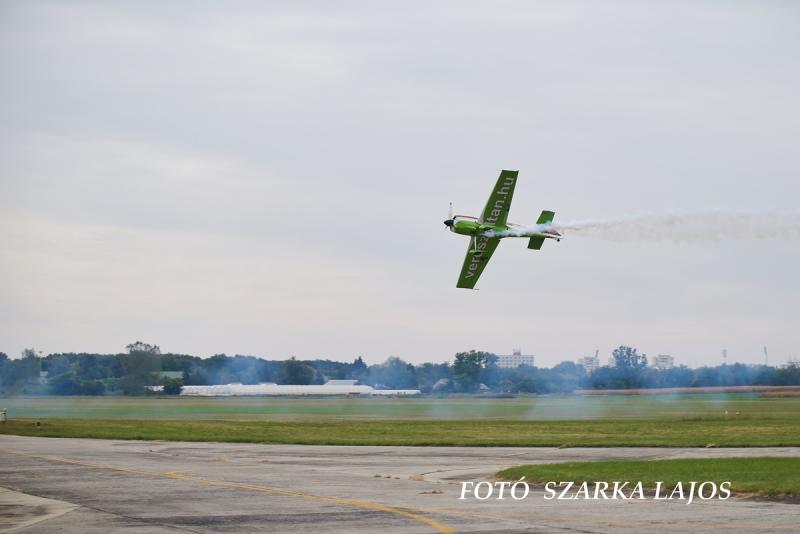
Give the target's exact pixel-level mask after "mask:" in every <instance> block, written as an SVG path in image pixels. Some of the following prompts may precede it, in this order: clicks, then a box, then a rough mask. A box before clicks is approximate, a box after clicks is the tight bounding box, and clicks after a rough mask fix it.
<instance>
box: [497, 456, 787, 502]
mask: <svg viewBox="0 0 800 534" xmlns="http://www.w3.org/2000/svg"><path fill="white" fill-rule="evenodd" d="M497 476H498V477H499V478H502V479H507V480H519V479H520V478H521V477H523V476H524V477H525V479H526V481H528V482H531V483H546V482H550V481H556V482H559V481H574V482H575V483H576V484H582V483H583V482H589V483H590V484H591V483H593V482H595V481H606V482H608V481H626V480H627V481H633V482H632V483H633V484H635V482H638V481H641V482H642V485H643V486H644V487H646V488H654V487H655V486H656V482H658V481H661V482H663V487H664V488H672V487H674V486H675V484H677V483H678V482H679V481H680V482H682V483H683V484H684V485H687V482H689V481H698V482H702V481H713V482H716V483H717V484H719V483H721V482H723V481H730V482H731V493H732V494H733V495H734V496H735V495H742V494H745V495H759V496H769V497H791V498H797V497H800V458H795V457H792V458H761V457H756V458H709V459H694V458H691V459H689V458H687V459H679V460H624V461H600V462H565V463H556V464H532V465H521V466H518V467H512V468H511V469H505V470H503V471H500V472H499V473H498V474H497Z"/></svg>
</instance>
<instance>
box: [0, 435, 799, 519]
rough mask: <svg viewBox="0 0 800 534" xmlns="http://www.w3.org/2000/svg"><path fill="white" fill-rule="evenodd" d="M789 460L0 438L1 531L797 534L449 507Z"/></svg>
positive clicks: (651, 508) (697, 510)
mask: <svg viewBox="0 0 800 534" xmlns="http://www.w3.org/2000/svg"><path fill="white" fill-rule="evenodd" d="M727 456H800V447H785V448H745V449H681V448H574V449H557V448H494V447H492V448H482V447H429V448H426V447H338V446H303V445H259V444H232V443H189V442H187V443H182V442H145V441H111V440H90V439H61V438H35V437H21V436H0V486H3V487H5V488H9V489H11V490H16V491H18V492H23V493H25V494H27V495H20V494H19V493H15V492H14V491H3V492H0V517H2V519H3V520H2V521H0V532H2V531H9V530H13V531H14V532H15V533H17V532H18V533H55V532H78V531H79V532H86V533H94V532H97V533H113V532H126V533H127V532H131V533H151V532H199V533H211V532H257V531H258V532H308V531H315V532H380V531H384V532H409V533H411V532H523V531H524V532H578V531H579V532H611V531H613V532H642V531H648V530H651V531H658V532H686V531H692V532H702V531H707V532H711V531H718V530H721V529H734V530H739V531H741V532H757V531H763V532H766V531H770V532H800V527H798V523H797V517H798V515H799V514H800V505H797V504H789V503H780V502H767V501H759V500H752V499H739V498H735V497H734V498H732V499H730V500H727V501H698V502H695V503H693V504H691V505H686V503H685V501H652V500H643V501H611V500H608V501H547V500H544V499H543V492H542V490H541V488H539V489H535V490H533V491H532V492H531V495H529V496H528V497H527V498H526V499H524V500H520V501H515V500H511V499H508V498H506V499H504V500H496V499H489V500H485V501H478V500H475V499H467V500H460V499H459V495H460V492H461V485H460V481H464V480H473V481H478V480H486V479H489V478H490V477H491V476H492V475H493V474H494V473H495V472H496V471H498V470H499V469H502V468H505V467H510V466H513V465H519V464H523V463H537V462H555V461H570V460H590V459H625V458H627V459H666V458H683V457H727Z"/></svg>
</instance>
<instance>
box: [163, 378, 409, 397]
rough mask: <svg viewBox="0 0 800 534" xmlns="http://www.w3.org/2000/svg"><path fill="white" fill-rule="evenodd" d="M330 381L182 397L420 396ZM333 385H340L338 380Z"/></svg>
mask: <svg viewBox="0 0 800 534" xmlns="http://www.w3.org/2000/svg"><path fill="white" fill-rule="evenodd" d="M330 382H331V381H328V383H327V384H324V385H321V386H320V385H290V384H286V385H278V384H273V383H269V382H268V383H261V384H240V383H234V384H218V385H213V386H183V389H182V390H181V395H182V396H187V397H237V396H248V395H262V396H293V397H302V396H306V395H313V396H322V395H326V396H327V395H339V396H350V397H355V396H360V395H366V396H373V397H377V396H391V397H406V396H413V395H419V394H420V390H418V389H375V388H373V387H371V386H359V385H356V384H349V382H357V380H344V382H348V384H331V383H330ZM333 382H338V381H337V380H334V381H333ZM149 389H150V390H152V391H155V392H160V391H163V386H150V387H149Z"/></svg>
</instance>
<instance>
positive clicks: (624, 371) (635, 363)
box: [611, 345, 647, 388]
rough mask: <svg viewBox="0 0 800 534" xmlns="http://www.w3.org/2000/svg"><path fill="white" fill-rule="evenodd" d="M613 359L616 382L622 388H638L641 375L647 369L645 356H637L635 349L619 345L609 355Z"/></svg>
mask: <svg viewBox="0 0 800 534" xmlns="http://www.w3.org/2000/svg"><path fill="white" fill-rule="evenodd" d="M611 356H612V358H613V359H614V370H615V371H616V374H617V380H618V381H619V382H620V383H621V384H622V387H624V388H635V387H639V386H640V385H641V383H642V374H643V371H644V369H645V368H646V367H647V356H646V355H644V354H638V353H637V352H636V349H634V348H631V347H626V346H625V345H621V346H620V347H618V348H616V349H614V352H612V353H611Z"/></svg>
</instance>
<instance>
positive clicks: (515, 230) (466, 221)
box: [445, 215, 562, 241]
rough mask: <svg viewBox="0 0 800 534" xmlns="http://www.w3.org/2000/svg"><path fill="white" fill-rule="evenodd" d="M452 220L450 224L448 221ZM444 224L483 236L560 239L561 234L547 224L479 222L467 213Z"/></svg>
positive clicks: (460, 230)
mask: <svg viewBox="0 0 800 534" xmlns="http://www.w3.org/2000/svg"><path fill="white" fill-rule="evenodd" d="M450 221H452V224H448V222H450ZM450 221H446V222H445V224H446V225H447V226H448V227H449V228H450V231H451V232H455V233H457V234H461V235H468V236H473V237H477V236H483V237H491V238H497V239H503V238H505V237H542V238H545V239H555V240H556V241H560V240H561V237H562V236H561V234H560V233H558V232H557V231H555V230H553V229H551V228H548V227H547V225H538V226H534V227H531V228H524V227H522V226H520V225H518V224H513V223H508V224H502V225H496V224H487V223H481V222H480V221H479V220H478V219H477V217H470V216H468V215H456V216H455V217H453V218H452V219H450Z"/></svg>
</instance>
